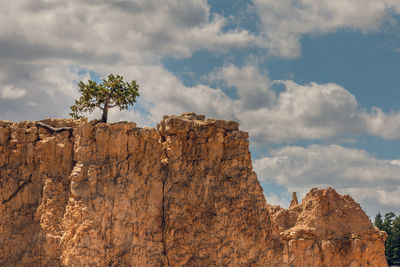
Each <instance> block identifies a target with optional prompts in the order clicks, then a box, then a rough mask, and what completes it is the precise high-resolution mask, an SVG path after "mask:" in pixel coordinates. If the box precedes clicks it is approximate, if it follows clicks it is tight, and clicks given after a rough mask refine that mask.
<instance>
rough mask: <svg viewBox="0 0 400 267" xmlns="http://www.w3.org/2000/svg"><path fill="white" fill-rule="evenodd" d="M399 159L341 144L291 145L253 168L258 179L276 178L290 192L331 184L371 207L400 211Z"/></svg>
mask: <svg viewBox="0 0 400 267" xmlns="http://www.w3.org/2000/svg"><path fill="white" fill-rule="evenodd" d="M398 161H399V160H393V161H389V160H381V159H377V158H375V157H373V156H372V155H370V154H368V153H367V152H366V151H365V150H360V149H350V148H346V147H343V146H339V145H329V146H320V145H311V146H309V147H306V148H304V147H298V146H288V147H283V148H280V149H278V150H275V151H273V152H272V153H271V156H269V157H264V158H261V159H258V160H256V161H255V163H254V168H255V170H256V172H257V174H258V177H259V179H261V180H271V181H274V182H276V183H277V184H278V185H281V186H285V187H286V188H287V189H288V191H293V192H294V191H297V192H299V193H300V196H304V194H305V193H306V192H307V191H308V190H309V189H310V188H311V187H320V188H324V187H328V186H332V187H334V188H336V189H338V190H339V192H341V193H342V194H350V195H351V196H353V197H354V198H355V199H356V200H357V201H359V202H361V203H362V204H363V206H364V207H367V206H368V207H370V209H371V210H372V209H373V208H376V209H377V210H379V209H380V208H383V207H384V206H391V207H393V208H395V209H397V210H396V211H397V212H398V211H400V210H399V208H398V207H399V206H400V194H399V192H400V165H399V164H397V163H398ZM374 201H375V202H376V203H375V204H373V202H374ZM366 203H368V204H366ZM371 203H372V204H371ZM371 205H372V206H371ZM374 212H375V211H374Z"/></svg>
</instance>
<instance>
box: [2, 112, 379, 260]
mask: <svg viewBox="0 0 400 267" xmlns="http://www.w3.org/2000/svg"><path fill="white" fill-rule="evenodd" d="M43 124H44V125H47V126H48V127H44V126H43ZM248 145H249V142H248V134H247V133H246V132H242V131H240V130H239V125H238V123H236V122H233V121H222V120H214V119H207V120H205V118H204V116H202V115H196V114H194V113H185V114H182V115H181V116H164V118H163V120H162V121H161V122H160V124H159V125H157V129H154V128H138V127H137V126H136V124H135V123H132V122H119V123H111V124H106V123H97V122H96V121H92V122H85V121H79V120H68V119H49V120H44V121H41V122H40V123H37V122H19V123H15V122H9V121H0V265H1V266H279V267H281V266H288V267H289V266H296V267H302V266H304V267H305V266H313V267H314V266H350V267H356V266H360V267H361V266H374V267H375V266H387V264H386V262H385V255H384V241H385V238H386V236H385V233H383V232H380V231H378V230H377V229H376V228H374V227H373V226H372V224H371V222H370V221H369V219H368V217H367V216H366V215H365V213H364V212H363V210H362V209H361V208H360V206H359V205H358V204H357V203H355V202H354V200H353V199H352V198H351V197H349V196H341V195H339V194H337V193H336V192H335V191H334V190H333V189H330V188H329V189H324V190H317V189H312V190H311V192H310V193H309V194H308V195H307V196H306V197H305V198H304V199H303V201H302V202H301V203H300V204H299V203H298V201H297V199H294V200H293V201H292V204H291V206H290V208H289V209H287V210H285V209H282V208H280V207H274V206H269V205H267V202H266V201H265V198H264V195H263V190H262V188H261V186H260V184H259V181H258V180H257V176H256V174H255V173H254V171H253V169H252V164H251V154H250V152H249V147H248Z"/></svg>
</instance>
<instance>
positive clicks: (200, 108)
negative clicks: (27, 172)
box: [0, 0, 400, 217]
mask: <svg viewBox="0 0 400 267" xmlns="http://www.w3.org/2000/svg"><path fill="white" fill-rule="evenodd" d="M0 1H1V2H2V3H1V4H2V6H3V8H2V10H1V11H0V62H1V64H0V119H7V120H16V121H20V120H38V119H42V118H45V117H66V116H67V114H68V110H69V106H70V105H72V103H73V100H74V99H75V98H76V97H77V96H78V88H77V82H78V81H80V80H87V79H95V80H98V79H100V78H101V77H104V76H105V75H107V74H108V73H118V74H122V75H123V76H124V77H125V78H126V79H128V80H129V79H135V80H137V81H138V82H139V84H140V85H141V96H140V99H139V101H138V103H137V104H135V106H134V107H132V108H131V109H129V110H128V111H123V112H119V111H116V110H113V111H112V112H111V114H110V118H111V120H114V121H117V120H132V121H136V122H138V123H139V124H140V125H144V126H153V125H155V124H156V123H157V122H158V121H159V120H160V119H161V117H162V115H163V114H179V113H181V112H187V111H194V112H197V113H201V114H205V115H206V116H208V117H214V118H221V119H234V120H237V121H239V122H240V125H241V129H242V130H245V131H248V132H249V133H250V141H251V151H252V156H253V167H254V168H255V170H256V172H257V174H258V177H259V179H260V181H261V184H262V185H263V188H264V191H265V195H266V198H267V202H268V203H271V204H279V205H282V206H285V205H287V204H288V202H289V201H290V199H289V197H290V195H291V192H292V191H297V192H298V195H299V196H300V197H302V196H304V194H305V193H306V192H307V191H308V190H309V189H310V188H311V187H319V188H323V187H328V186H332V187H334V188H336V189H337V191H339V192H340V193H342V194H350V195H351V196H353V198H355V200H356V201H358V202H359V203H361V205H362V207H363V208H364V209H365V210H366V211H367V213H368V215H370V216H371V217H372V216H374V215H375V214H376V212H378V211H381V212H386V211H388V210H392V211H394V212H396V214H398V213H400V155H399V152H398V151H399V149H400V94H399V91H400V73H399V67H400V27H399V23H400V2H399V1H397V0H382V1H369V0H343V1H330V0H281V1H274V0H253V1H250V0H249V1H242V0H240V1H227V0H212V1H206V0H166V1H160V0H148V1H138V0H131V1H128V0H114V1H105V0H97V1H78V0H71V1H67V2H66V1H61V0H59V1H58V0H57V1H51V2H49V1H46V0H38V1H34V2H32V1H29V0H16V1H3V0H0ZM96 116H98V114H92V115H90V117H91V118H94V117H96Z"/></svg>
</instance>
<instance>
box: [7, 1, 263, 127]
mask: <svg viewBox="0 0 400 267" xmlns="http://www.w3.org/2000/svg"><path fill="white" fill-rule="evenodd" d="M1 4H2V9H1V10H0V60H1V62H2V66H0V73H1V74H0V86H2V87H3V88H6V89H7V90H5V89H2V91H1V92H2V98H3V99H4V97H10V94H9V91H10V90H11V89H10V88H14V91H15V90H16V88H23V90H25V91H24V92H25V96H29V99H25V101H26V102H25V106H24V107H22V103H23V102H22V101H21V102H20V104H18V105H16V106H10V105H7V103H5V102H4V101H3V102H1V103H0V104H1V105H0V107H1V108H0V115H1V116H2V117H3V116H4V117H7V118H9V119H15V120H21V119H39V118H40V117H43V116H47V115H48V114H51V112H50V111H52V113H53V114H54V116H62V115H61V114H63V116H65V115H66V114H67V112H66V111H67V110H68V106H69V105H70V104H72V101H73V99H74V98H75V97H76V94H77V88H76V81H77V79H78V81H79V79H81V78H87V77H91V76H90V74H89V72H91V73H92V74H93V73H96V74H98V75H99V76H103V75H106V74H108V73H121V74H125V75H124V76H125V77H126V78H127V79H138V77H143V76H146V77H151V78H152V79H153V80H154V78H157V79H156V81H157V80H158V81H159V82H164V81H165V80H174V75H173V74H172V73H169V72H167V71H165V70H163V71H160V68H162V66H161V61H160V59H161V58H163V57H165V56H169V57H176V58H178V57H187V56H190V55H191V54H192V53H193V51H196V50H212V51H218V52H227V51H229V49H230V48H232V47H245V46H248V45H252V44H253V43H254V40H255V37H254V36H253V35H252V34H251V33H249V32H248V31H246V30H240V29H232V30H224V27H225V25H226V23H227V22H226V19H225V18H224V17H222V16H219V15H217V14H211V13H210V6H209V5H208V3H207V1H206V0H184V1H183V0H178V1H175V0H168V1H158V0H149V1H124V0H116V1H105V0H98V1H78V0H72V1H67V2H66V1H61V0H56V1H46V0H38V1H29V0H17V1H1ZM77 66H79V67H77ZM75 69H78V70H77V71H75ZM149 73H150V74H149ZM151 73H158V74H159V75H160V74H162V75H165V77H156V76H155V75H151ZM92 78H93V77H92ZM139 79H140V78H139ZM142 81H143V83H142V84H141V85H142V88H141V89H142V93H143V95H144V96H151V95H152V94H153V93H154V91H155V90H159V91H157V92H156V93H154V95H153V98H149V99H145V100H144V102H146V103H147V104H149V105H150V102H151V101H152V100H154V99H157V97H156V95H157V94H159V95H165V90H164V88H162V87H161V86H160V85H158V86H157V87H153V88H151V89H150V86H152V85H153V84H154V82H151V80H150V79H147V78H143V79H142ZM147 81H149V83H147V84H146V82H147ZM168 84H170V85H171V83H168ZM5 85H7V86H11V87H4V86H5ZM4 90H5V91H4ZM146 90H149V92H148V93H146V92H145V91H146ZM150 90H152V92H150ZM180 90H181V91H180ZM182 90H186V88H185V87H183V86H182V85H181V84H180V83H179V82H176V86H175V89H174V88H169V89H168V91H169V94H168V97H169V99H171V97H172V96H174V95H175V96H178V95H180V94H182V95H187V94H188V93H189V92H183V91H182ZM191 90H192V92H193V93H197V94H200V95H203V93H204V92H202V91H204V90H205V88H204V87H201V86H198V87H196V88H192V89H191ZM207 90H208V89H207ZM214 91H216V92H214ZM214 91H210V92H211V94H214V95H215V96H216V98H213V100H214V102H215V101H216V100H218V97H221V94H220V93H218V92H217V91H218V90H214ZM22 92H23V91H21V90H20V91H19V94H13V96H14V97H15V96H17V95H18V96H20V95H21V94H22ZM186 98H187V96H186ZM38 99H42V100H43V101H46V103H47V105H46V106H47V109H44V108H43V106H42V105H37V106H34V105H26V103H29V102H32V103H39V102H40V101H37V100H38ZM200 99H201V98H200ZM181 100H183V99H181ZM0 101H1V99H0ZM199 101H200V100H199ZM177 102H179V100H177ZM52 103H54V104H52ZM60 103H62V104H61V105H60ZM164 103H165V101H164ZM198 104H199V103H198ZM170 105H172V104H170ZM187 105H188V104H187ZM214 105H215V104H214ZM207 106H208V107H210V105H207ZM147 107H148V106H147ZM211 108H212V107H211ZM213 109H214V110H215V108H213ZM28 110H29V112H28ZM165 110H169V111H170V110H171V108H169V109H168V108H165ZM177 110H181V109H180V108H179V107H178V108H177V109H176V110H174V111H173V112H176V111H177ZM152 112H153V113H157V111H152ZM210 113H211V114H215V112H214V113H213V111H211V112H210ZM26 114H29V115H28V117H29V118H26Z"/></svg>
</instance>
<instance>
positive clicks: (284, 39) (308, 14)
mask: <svg viewBox="0 0 400 267" xmlns="http://www.w3.org/2000/svg"><path fill="white" fill-rule="evenodd" d="M253 3H254V5H255V10H256V12H257V14H258V16H259V17H260V20H261V24H260V25H261V31H262V34H263V35H264V38H263V39H262V40H261V41H260V43H263V42H264V43H263V45H264V46H265V47H268V48H269V49H270V52H271V53H273V54H276V55H279V56H283V57H287V58H293V57H297V56H299V55H300V53H301V45H300V39H301V36H302V35H304V34H325V33H332V32H335V31H337V30H339V29H350V30H358V31H362V32H370V31H376V30H378V29H379V28H380V27H381V26H382V24H383V22H384V21H385V20H386V19H388V18H389V17H390V13H389V9H391V8H392V10H393V11H395V12H396V10H397V12H400V7H399V4H398V1H396V0H383V1H370V0H336V1H331V0H280V1H275V0H253Z"/></svg>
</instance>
